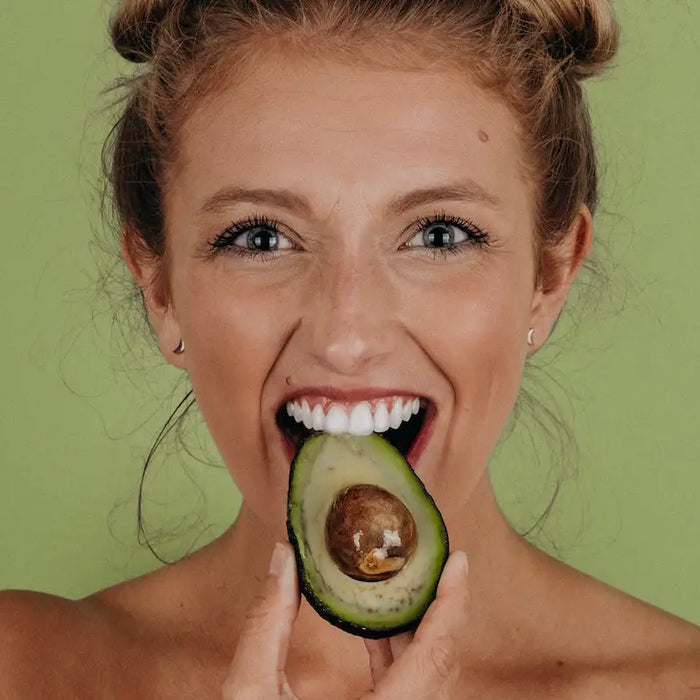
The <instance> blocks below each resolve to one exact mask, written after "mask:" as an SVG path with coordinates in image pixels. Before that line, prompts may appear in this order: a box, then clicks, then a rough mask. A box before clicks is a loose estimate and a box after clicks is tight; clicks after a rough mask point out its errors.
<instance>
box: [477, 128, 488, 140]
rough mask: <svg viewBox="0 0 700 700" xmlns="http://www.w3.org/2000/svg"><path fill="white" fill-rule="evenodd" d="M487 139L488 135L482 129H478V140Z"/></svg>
mask: <svg viewBox="0 0 700 700" xmlns="http://www.w3.org/2000/svg"><path fill="white" fill-rule="evenodd" d="M488 140H489V135H488V134H487V133H486V132H485V131H484V130H483V129H479V141H481V142H482V143H486V142H487V141H488Z"/></svg>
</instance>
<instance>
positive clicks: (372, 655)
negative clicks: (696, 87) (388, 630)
mask: <svg viewBox="0 0 700 700" xmlns="http://www.w3.org/2000/svg"><path fill="white" fill-rule="evenodd" d="M364 641H365V647H366V648H367V653H368V654H369V667H370V670H371V671H372V680H373V681H374V685H377V683H379V681H380V680H381V679H382V677H383V676H384V674H385V673H386V671H387V669H388V668H389V666H391V664H392V662H393V660H394V657H393V654H392V653H391V644H390V642H389V640H388V639H365V640H364Z"/></svg>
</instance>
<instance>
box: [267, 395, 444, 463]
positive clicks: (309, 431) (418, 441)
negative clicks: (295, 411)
mask: <svg viewBox="0 0 700 700" xmlns="http://www.w3.org/2000/svg"><path fill="white" fill-rule="evenodd" d="M418 401H419V406H418V410H417V412H416V413H413V414H412V415H410V417H408V419H404V420H401V423H400V425H398V427H395V428H394V427H389V428H387V429H386V430H381V431H377V430H375V431H373V432H375V433H377V434H378V435H381V437H383V438H384V439H385V440H386V441H387V442H389V443H391V444H392V445H393V446H394V447H395V448H396V449H397V450H398V451H399V452H400V453H401V454H402V455H403V457H404V459H406V460H407V461H409V462H410V461H411V459H417V456H418V453H419V451H421V450H422V447H423V446H424V444H425V442H426V440H427V437H428V433H429V429H428V428H429V426H430V424H431V423H432V418H433V416H434V414H435V407H434V405H433V403H432V402H431V401H430V400H429V399H426V398H420V399H418ZM290 411H291V409H290V410H288V408H287V404H283V405H282V406H280V408H279V409H278V410H277V413H276V422H277V426H278V427H279V429H280V431H281V432H282V435H283V436H284V439H285V445H286V447H287V452H288V456H289V458H290V459H291V458H292V457H293V456H294V454H295V453H296V451H297V450H298V449H299V446H300V445H301V444H302V443H303V442H304V441H305V440H307V439H308V438H310V437H311V436H313V435H319V434H321V433H322V432H326V431H324V430H315V429H314V428H313V427H310V428H309V427H307V425H305V424H304V422H303V421H302V420H297V418H296V417H295V416H294V415H290ZM307 423H308V420H307ZM328 432H331V431H328ZM338 432H353V431H352V430H350V429H348V430H345V431H338ZM358 434H365V435H366V434H367V432H366V431H365V432H362V433H358Z"/></svg>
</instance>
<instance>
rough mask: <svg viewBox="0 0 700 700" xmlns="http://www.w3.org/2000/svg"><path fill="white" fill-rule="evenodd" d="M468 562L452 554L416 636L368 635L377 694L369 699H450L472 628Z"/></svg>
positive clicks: (461, 554) (367, 644) (463, 556)
mask: <svg viewBox="0 0 700 700" xmlns="http://www.w3.org/2000/svg"><path fill="white" fill-rule="evenodd" d="M467 574H468V564H467V557H466V555H465V554H464V552H452V554H450V557H449V559H448V560H447V564H446V566H445V569H444V570H443V572H442V576H441V577H440V582H439V584H438V589H437V597H436V598H435V600H434V601H433V602H432V603H431V605H430V607H429V608H428V612H427V613H426V614H425V617H424V618H423V619H422V620H421V623H420V625H419V626H418V629H417V630H416V632H415V634H413V633H410V632H407V633H405V634H400V635H397V636H396V637H391V638H389V639H378V640H372V639H366V640H365V646H366V647H367V651H368V653H369V661H370V668H371V669H372V679H373V680H374V692H373V693H371V694H370V695H367V696H364V697H363V700H365V698H366V699H367V700H369V698H371V700H395V699H396V698H402V699H403V700H450V698H455V697H462V696H461V695H457V694H456V692H455V691H456V689H457V684H458V682H459V676H460V661H461V659H460V648H461V646H462V645H461V644H460V642H461V641H462V640H463V639H464V637H465V636H466V634H467V632H468V629H469V618H468V613H469V602H470V599H469V589H468V588H467Z"/></svg>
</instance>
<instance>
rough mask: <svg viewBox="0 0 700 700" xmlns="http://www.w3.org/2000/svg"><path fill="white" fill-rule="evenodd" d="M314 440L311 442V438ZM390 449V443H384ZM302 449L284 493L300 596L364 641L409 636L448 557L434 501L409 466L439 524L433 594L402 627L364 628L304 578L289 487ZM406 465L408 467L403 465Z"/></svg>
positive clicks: (446, 540)
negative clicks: (335, 608)
mask: <svg viewBox="0 0 700 700" xmlns="http://www.w3.org/2000/svg"><path fill="white" fill-rule="evenodd" d="M368 437H369V439H377V440H381V441H382V442H386V441H385V440H384V439H383V438H381V437H380V436H379V435H377V434H373V435H371V436H368ZM310 439H314V438H310ZM358 439H360V440H362V439H368V438H358ZM386 444H387V445H389V443H386ZM303 447H304V444H301V445H300V446H299V448H298V449H297V452H296V454H295V455H294V459H293V460H292V464H291V467H290V470H289V486H288V492H287V521H286V524H287V536H288V538H289V542H290V543H291V544H292V546H293V548H294V555H295V559H296V568H297V580H298V582H299V590H300V591H301V593H302V594H303V596H304V597H305V598H306V600H307V601H308V602H309V604H310V605H311V607H313V609H314V610H315V611H316V612H317V613H318V614H319V615H320V616H321V617H322V618H323V619H325V620H326V621H327V622H329V623H330V624H332V625H334V626H335V627H338V628H339V629H341V630H343V631H344V632H348V633H349V634H353V635H356V636H359V637H363V638H366V639H385V638H387V637H393V636H395V635H397V634H401V633H402V632H411V631H414V630H415V629H416V628H417V627H418V625H419V624H420V621H421V620H422V619H423V616H424V615H425V613H426V611H427V609H428V607H429V606H430V604H431V603H432V602H433V601H434V600H435V596H436V594H437V586H438V582H439V579H440V575H441V574H442V570H443V569H444V567H445V564H446V562H447V557H448V555H449V537H448V534H447V528H446V526H445V523H444V520H443V519H442V515H441V514H440V511H439V510H438V508H437V506H436V505H435V501H434V500H433V498H432V496H431V495H430V494H429V493H428V491H427V490H426V488H425V485H424V484H423V482H422V481H421V480H420V478H419V477H418V475H417V474H416V473H415V472H414V471H413V470H412V469H411V468H410V465H409V466H408V468H409V469H411V473H412V475H413V477H414V479H415V485H416V486H417V487H419V488H420V490H421V492H422V496H423V497H424V498H425V500H426V502H427V503H429V504H430V506H431V507H432V508H433V509H434V511H435V514H436V516H437V518H438V521H439V524H440V526H441V527H440V544H441V545H442V546H441V552H442V556H441V559H440V563H439V566H438V567H437V571H438V575H437V576H436V577H435V583H434V585H433V586H432V590H431V591H430V594H429V596H428V597H427V598H426V603H425V605H424V606H423V608H422V609H421V610H420V611H418V613H417V614H416V615H415V616H414V617H412V618H411V619H408V620H406V621H405V622H404V623H402V624H400V625H393V626H377V627H367V626H366V625H361V624H358V623H356V622H353V621H352V620H349V619H345V618H343V617H341V616H339V615H338V614H337V613H335V612H334V611H333V610H332V609H331V608H330V607H329V606H328V605H326V604H325V603H324V602H323V601H321V600H320V598H319V597H318V596H317V595H316V593H315V591H314V589H313V587H312V586H311V584H310V581H309V579H308V577H307V574H306V571H305V569H304V562H303V559H302V556H301V551H300V548H301V545H300V542H299V536H298V535H297V533H296V531H295V529H294V527H293V524H292V510H293V503H292V499H291V493H292V485H293V483H294V473H295V470H296V468H297V464H298V461H299V457H300V455H301V453H302V449H303ZM391 449H392V450H394V451H395V452H396V454H397V455H399V456H400V457H401V459H402V460H404V462H406V460H405V459H404V457H403V455H401V454H400V453H399V452H398V451H396V450H395V449H394V448H393V447H392V448H391ZM406 464H407V465H408V463H407V462H406Z"/></svg>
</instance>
